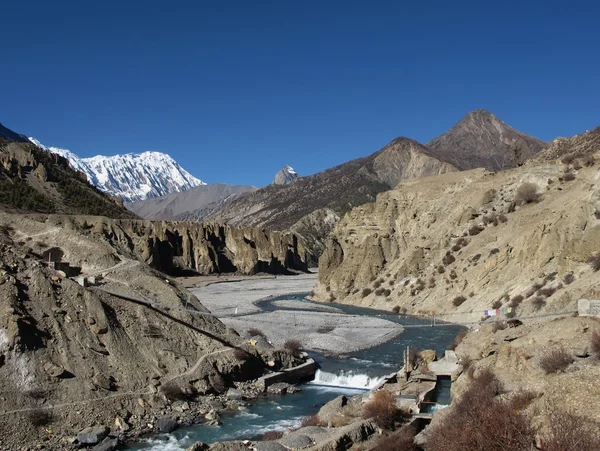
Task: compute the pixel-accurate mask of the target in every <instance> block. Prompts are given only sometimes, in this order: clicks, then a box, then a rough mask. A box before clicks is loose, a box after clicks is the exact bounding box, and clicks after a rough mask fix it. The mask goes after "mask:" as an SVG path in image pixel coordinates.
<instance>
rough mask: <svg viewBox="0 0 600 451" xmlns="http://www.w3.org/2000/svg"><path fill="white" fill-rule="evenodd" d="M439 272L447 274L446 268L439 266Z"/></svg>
mask: <svg viewBox="0 0 600 451" xmlns="http://www.w3.org/2000/svg"><path fill="white" fill-rule="evenodd" d="M437 272H438V274H444V273H445V272H446V268H444V267H443V266H442V265H439V266H438V267H437Z"/></svg>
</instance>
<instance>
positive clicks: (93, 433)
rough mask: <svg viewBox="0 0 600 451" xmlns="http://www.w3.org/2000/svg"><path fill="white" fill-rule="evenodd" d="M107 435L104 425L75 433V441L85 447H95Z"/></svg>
mask: <svg viewBox="0 0 600 451" xmlns="http://www.w3.org/2000/svg"><path fill="white" fill-rule="evenodd" d="M107 435H108V428H107V427H106V426H104V425H100V426H91V427H89V428H85V429H82V430H81V431H79V432H78V433H77V441H78V442H79V443H83V444H86V445H95V444H96V443H100V441H101V440H102V439H103V438H104V437H106V436H107Z"/></svg>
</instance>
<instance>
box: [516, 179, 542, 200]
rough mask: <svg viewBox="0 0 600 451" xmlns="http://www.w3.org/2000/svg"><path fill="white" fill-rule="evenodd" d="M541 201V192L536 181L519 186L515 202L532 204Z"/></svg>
mask: <svg viewBox="0 0 600 451" xmlns="http://www.w3.org/2000/svg"><path fill="white" fill-rule="evenodd" d="M539 201H540V193H538V187H537V185H536V184H535V183H529V182H528V183H523V184H522V185H521V186H519V187H518V188H517V191H516V193H515V203H516V204H517V205H522V204H531V203H534V202H539Z"/></svg>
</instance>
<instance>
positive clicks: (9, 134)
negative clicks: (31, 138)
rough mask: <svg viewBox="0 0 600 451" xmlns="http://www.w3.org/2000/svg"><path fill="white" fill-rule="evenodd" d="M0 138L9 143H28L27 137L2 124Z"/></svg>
mask: <svg viewBox="0 0 600 451" xmlns="http://www.w3.org/2000/svg"><path fill="white" fill-rule="evenodd" d="M0 138H3V139H6V140H8V141H16V142H27V137H25V136H23V135H20V134H19V133H16V132H13V131H12V130H11V129H10V128H6V127H5V126H4V125H2V123H0Z"/></svg>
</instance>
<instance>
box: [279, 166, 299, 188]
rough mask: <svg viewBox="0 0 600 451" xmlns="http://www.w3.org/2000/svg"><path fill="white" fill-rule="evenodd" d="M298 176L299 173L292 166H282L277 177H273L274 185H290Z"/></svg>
mask: <svg viewBox="0 0 600 451" xmlns="http://www.w3.org/2000/svg"><path fill="white" fill-rule="evenodd" d="M297 178H298V173H297V172H296V171H295V170H294V168H293V167H291V166H284V167H283V168H281V169H280V170H279V171H278V172H277V174H275V178H274V179H273V185H289V184H290V183H292V182H293V181H294V180H296V179H297Z"/></svg>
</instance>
